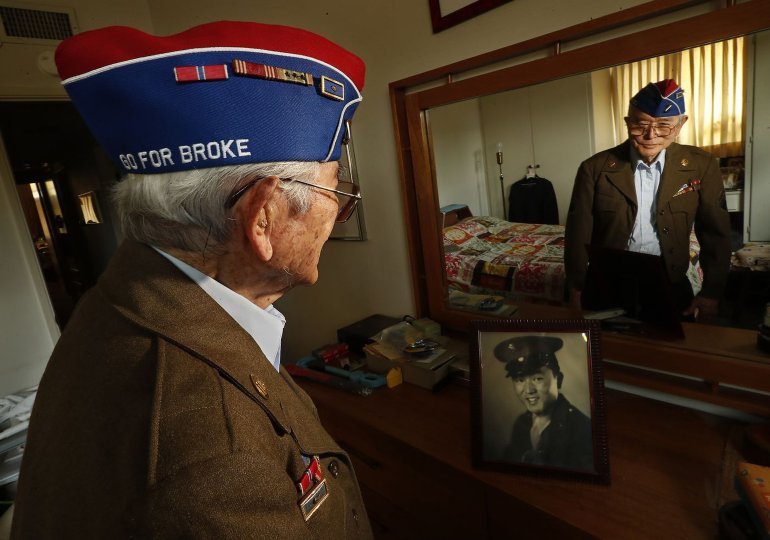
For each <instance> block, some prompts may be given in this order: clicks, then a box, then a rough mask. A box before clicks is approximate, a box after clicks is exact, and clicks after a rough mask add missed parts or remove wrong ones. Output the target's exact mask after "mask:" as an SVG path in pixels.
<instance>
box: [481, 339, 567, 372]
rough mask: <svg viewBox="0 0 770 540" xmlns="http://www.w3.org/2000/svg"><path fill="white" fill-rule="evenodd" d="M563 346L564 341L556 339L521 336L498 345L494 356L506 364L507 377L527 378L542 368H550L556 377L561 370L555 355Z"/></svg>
mask: <svg viewBox="0 0 770 540" xmlns="http://www.w3.org/2000/svg"><path fill="white" fill-rule="evenodd" d="M563 345H564V341H562V340H561V339H560V338H556V337H550V336H521V337H515V338H511V339H506V340H505V341H502V342H500V343H498V344H497V346H496V347H495V350H494V354H495V357H497V359H498V360H500V361H501V362H505V369H506V371H508V375H507V377H511V378H516V377H525V376H527V375H532V374H533V373H536V372H537V371H539V370H540V368H542V367H547V368H550V369H551V371H553V373H554V375H556V374H558V373H559V372H560V369H559V361H558V360H557V359H556V355H555V354H554V353H555V352H556V351H558V350H559V349H561V348H562V346H563Z"/></svg>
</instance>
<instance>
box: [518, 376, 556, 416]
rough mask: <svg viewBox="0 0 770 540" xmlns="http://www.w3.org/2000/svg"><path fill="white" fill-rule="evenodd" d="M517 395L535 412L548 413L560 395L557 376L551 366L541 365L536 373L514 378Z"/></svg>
mask: <svg viewBox="0 0 770 540" xmlns="http://www.w3.org/2000/svg"><path fill="white" fill-rule="evenodd" d="M513 385H514V387H515V389H516V395H517V396H519V399H520V400H521V402H522V403H523V404H524V405H525V406H526V407H527V410H528V411H529V412H531V413H533V414H538V415H539V414H547V413H548V412H549V411H550V409H551V405H553V403H555V402H556V399H557V398H558V397H559V388H558V384H557V381H556V377H555V376H554V374H553V371H551V368H548V367H541V368H540V369H539V370H538V371H536V372H535V373H532V374H531V375H526V376H522V377H516V378H515V379H513Z"/></svg>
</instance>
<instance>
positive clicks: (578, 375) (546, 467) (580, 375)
mask: <svg viewBox="0 0 770 540" xmlns="http://www.w3.org/2000/svg"><path fill="white" fill-rule="evenodd" d="M472 326H473V330H474V331H473V332H472V334H471V355H470V360H471V361H470V384H471V434H472V445H471V447H472V458H473V466H474V467H476V468H486V469H495V470H501V471H507V472H517V473H523V474H533V475H543V476H557V477H562V478H565V479H573V480H578V481H586V482H592V483H599V484H609V482H610V476H609V451H608V446H607V424H606V415H605V401H604V397H605V396H604V377H603V373H602V360H601V355H600V352H599V324H598V322H597V321H594V320H585V319H575V320H572V319H562V320H525V319H520V320H519V319H514V320H480V321H473V322H472ZM533 443H534V444H533Z"/></svg>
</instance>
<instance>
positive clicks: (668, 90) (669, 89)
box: [655, 79, 679, 97]
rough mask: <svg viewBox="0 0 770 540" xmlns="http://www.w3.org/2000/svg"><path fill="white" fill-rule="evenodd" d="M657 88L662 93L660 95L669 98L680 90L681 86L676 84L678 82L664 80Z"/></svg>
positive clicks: (658, 83) (657, 84) (657, 83)
mask: <svg viewBox="0 0 770 540" xmlns="http://www.w3.org/2000/svg"><path fill="white" fill-rule="evenodd" d="M655 86H657V87H658V90H659V91H660V95H661V96H663V97H668V96H670V95H671V94H672V93H674V92H676V91H677V90H679V85H678V84H676V81H675V80H674V79H663V80H662V81H658V82H656V83H655Z"/></svg>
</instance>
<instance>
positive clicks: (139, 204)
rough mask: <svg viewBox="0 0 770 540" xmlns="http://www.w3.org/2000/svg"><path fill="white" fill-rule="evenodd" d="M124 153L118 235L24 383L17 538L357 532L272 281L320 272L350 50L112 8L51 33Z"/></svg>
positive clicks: (353, 61) (276, 30)
mask: <svg viewBox="0 0 770 540" xmlns="http://www.w3.org/2000/svg"><path fill="white" fill-rule="evenodd" d="M57 64H58V67H59V72H60V74H61V76H62V79H63V84H64V85H65V87H66V89H67V91H68V93H69V94H70V96H71V98H72V100H73V102H74V104H75V105H76V107H77V108H78V109H79V111H80V112H81V114H82V115H83V117H84V119H85V120H86V122H87V123H88V125H89V127H90V128H91V130H92V132H93V133H94V135H95V136H96V137H97V139H98V140H99V141H100V142H101V143H102V145H103V146H104V147H105V148H106V150H107V151H108V153H109V154H110V155H111V156H112V157H113V158H114V160H115V162H116V163H117V164H118V165H119V166H120V167H121V168H122V169H123V170H124V171H125V172H126V173H128V176H127V178H125V179H124V180H123V181H122V182H121V183H119V185H118V187H117V190H116V192H115V205H116V211H117V214H118V216H119V218H120V220H121V223H122V225H123V229H124V232H125V235H126V237H127V239H126V241H125V242H124V244H123V245H122V246H121V247H120V248H119V250H118V252H117V253H116V254H115V256H114V258H113V260H112V261H111V263H110V266H109V268H108V269H107V270H106V271H105V273H104V274H103V276H102V277H101V279H100V280H99V283H98V284H97V285H96V286H95V287H94V289H93V290H91V291H89V293H88V294H87V295H86V296H85V297H84V298H83V300H82V302H81V304H80V305H79V306H78V309H77V312H76V313H75V315H74V317H73V318H72V320H71V321H70V323H69V325H68V327H67V329H66V331H65V332H64V333H63V334H62V336H61V338H60V340H59V342H58V344H57V346H56V349H55V351H54V353H53V355H52V357H51V360H50V362H49V364H48V366H47V369H46V372H45V374H44V376H43V380H42V382H41V383H40V387H39V391H38V394H37V401H36V403H35V407H34V411H33V414H32V420H31V424H30V429H29V438H28V444H27V447H26V450H25V454H24V459H23V463H22V470H21V477H20V482H19V492H18V497H17V500H16V508H15V517H14V523H13V531H12V535H13V538H19V539H21V538H24V539H26V538H126V537H131V538H199V537H200V538H203V537H205V538H304V537H313V538H330V539H338V538H368V537H371V530H370V526H369V522H368V519H367V515H366V511H365V509H364V506H363V502H362V500H361V495H360V492H359V488H358V484H357V481H356V478H355V475H354V472H353V469H352V466H351V461H350V459H349V458H348V456H347V455H346V454H345V452H343V451H342V450H341V449H340V447H339V446H338V445H337V444H335V442H334V441H333V440H332V439H331V437H330V436H329V435H328V434H327V433H326V432H325V431H324V429H323V428H322V427H321V425H320V423H319V420H318V417H317V413H316V411H315V408H314V406H313V404H312V402H311V401H310V399H309V398H308V396H307V395H306V394H305V393H304V392H303V391H302V390H300V389H299V388H298V387H297V386H296V385H295V384H294V382H293V381H292V380H291V378H290V377H289V376H288V375H287V374H286V372H285V371H284V369H282V368H281V366H280V348H281V346H280V343H281V334H282V331H283V326H284V319H283V317H282V316H281V314H280V313H279V312H278V311H277V310H276V309H275V308H274V307H272V304H273V302H275V301H276V300H277V299H278V298H280V297H281V296H282V295H283V294H284V293H285V292H286V291H288V290H289V289H291V288H292V287H294V286H296V285H300V284H311V283H314V282H315V281H316V279H317V277H318V270H317V264H318V258H319V255H320V251H321V247H322V245H323V244H324V242H325V241H326V239H327V238H328V236H329V234H330V232H331V229H332V226H333V224H334V222H335V219H336V220H337V221H344V220H345V219H346V218H347V217H349V216H350V213H351V212H352V210H353V207H354V205H355V203H356V201H357V200H358V199H359V198H360V196H359V195H358V190H357V188H356V187H355V186H354V185H352V184H350V183H347V182H341V181H339V180H338V178H339V176H340V172H339V169H338V163H337V161H336V160H337V159H338V158H339V155H340V152H341V144H342V143H343V139H344V138H345V137H346V129H347V127H346V123H347V122H348V120H350V118H351V117H352V115H353V112H354V110H355V109H356V107H357V105H358V103H359V102H360V100H361V95H360V89H361V88H362V86H363V79H364V65H363V62H362V61H361V60H360V59H359V58H358V57H356V56H354V55H353V54H351V53H349V52H347V51H346V50H344V49H342V48H341V47H338V46H337V45H335V44H333V43H331V42H329V41H327V40H325V39H324V38H322V37H320V36H317V35H315V34H311V33H309V32H306V31H303V30H299V29H294V28H288V27H281V26H268V25H262V24H256V23H238V22H218V23H210V24H204V25H201V26H198V27H195V28H192V29H190V30H188V31H185V32H182V33H180V34H177V35H172V36H167V37H155V36H150V35H147V34H145V33H143V32H140V31H138V30H134V29H130V28H124V27H113V28H107V29H101V30H95V31H92V32H86V33H83V34H80V35H78V36H75V37H74V38H71V39H69V40H67V41H65V42H63V43H62V45H61V46H60V47H59V49H58V50H57Z"/></svg>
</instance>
